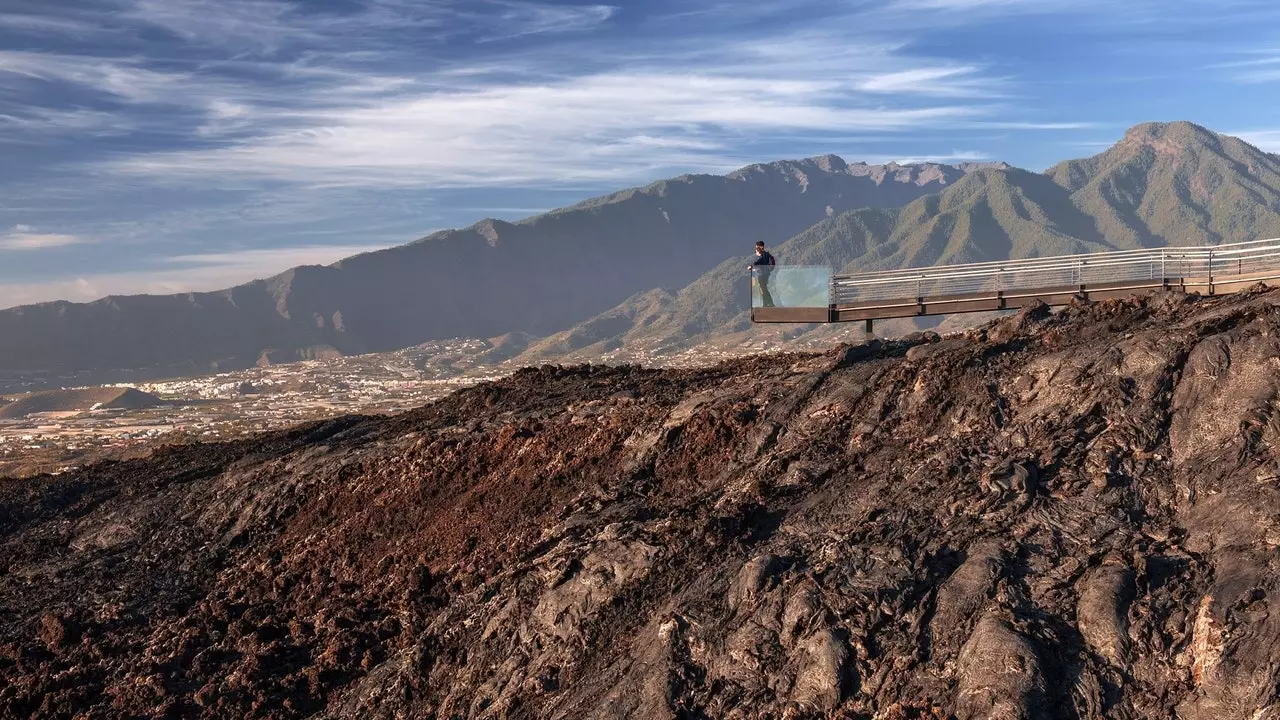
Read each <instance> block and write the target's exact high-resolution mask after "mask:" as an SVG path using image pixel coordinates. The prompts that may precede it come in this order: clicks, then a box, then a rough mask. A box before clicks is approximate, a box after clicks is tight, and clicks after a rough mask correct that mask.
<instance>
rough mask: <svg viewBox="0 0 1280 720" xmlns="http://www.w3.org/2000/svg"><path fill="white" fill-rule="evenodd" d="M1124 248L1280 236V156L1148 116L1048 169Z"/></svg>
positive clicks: (1213, 242) (1235, 139)
mask: <svg viewBox="0 0 1280 720" xmlns="http://www.w3.org/2000/svg"><path fill="white" fill-rule="evenodd" d="M1045 174H1046V175H1047V176H1048V177H1050V178H1052V179H1053V181H1054V182H1056V183H1057V184H1059V185H1061V186H1062V187H1064V188H1066V189H1067V190H1069V191H1071V193H1072V199H1073V201H1074V202H1075V204H1076V205H1077V206H1078V207H1079V208H1080V209H1081V210H1082V211H1083V212H1085V213H1087V214H1088V215H1090V216H1091V217H1093V218H1094V219H1095V220H1096V221H1097V227H1098V230H1099V232H1101V233H1102V234H1103V235H1105V236H1106V237H1107V239H1108V240H1109V241H1110V242H1112V243H1113V244H1115V245H1116V246H1117V247H1122V248H1137V247H1160V246H1164V245H1199V244H1204V243H1209V244H1216V243H1224V242H1238V241H1241V240H1249V239H1254V238H1259V237H1276V236H1278V235H1280V158H1277V157H1276V156H1275V155H1270V154H1268V153H1264V152H1262V151H1261V150H1259V149H1257V148H1255V147H1253V146H1251V145H1249V144H1248V143H1246V142H1244V141H1243V140H1240V139H1239V138H1234V137H1228V136H1223V135H1217V134H1215V133H1213V132H1211V131H1209V130H1206V129H1205V128H1202V127H1199V126H1197V125H1193V124H1191V123H1185V122H1179V123H1167V124H1165V123H1147V124H1144V125H1139V126H1137V127H1134V128H1132V129H1131V130H1129V131H1128V132H1127V133H1125V136H1124V139H1123V140H1121V141H1120V142H1119V143H1117V144H1116V145H1115V146H1114V147H1112V148H1111V149H1109V150H1107V151H1106V152H1104V153H1102V154H1101V155H1097V156H1095V157H1092V158H1088V159H1085V160H1072V161H1068V162H1064V163H1062V164H1060V165H1057V166H1055V167H1053V168H1051V169H1050V170H1048V171H1047V172H1046V173H1045Z"/></svg>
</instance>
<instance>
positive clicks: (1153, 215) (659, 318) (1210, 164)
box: [513, 123, 1280, 364]
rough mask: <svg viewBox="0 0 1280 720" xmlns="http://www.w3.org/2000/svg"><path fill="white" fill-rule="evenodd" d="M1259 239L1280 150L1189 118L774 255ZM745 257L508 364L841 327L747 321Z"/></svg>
mask: <svg viewBox="0 0 1280 720" xmlns="http://www.w3.org/2000/svg"><path fill="white" fill-rule="evenodd" d="M1263 237H1280V158H1277V157H1276V156H1275V155H1270V154H1267V153H1265V152H1262V151H1261V150H1258V149H1257V148H1255V147H1252V146H1251V145H1249V144H1247V143H1245V142H1244V141H1242V140H1239V139H1237V138H1233V137H1225V136H1220V135H1217V134H1215V133H1212V132H1210V131H1208V130H1206V129H1204V128H1201V127H1198V126H1196V125H1193V124H1191V123H1170V124H1159V123H1149V124H1144V125H1140V126H1137V127H1134V128H1133V129H1131V130H1129V131H1128V132H1127V133H1126V134H1125V136H1124V139H1123V140H1121V141H1120V142H1119V143H1118V144H1116V145H1115V146H1114V147H1112V148H1110V149H1109V150H1107V151H1106V152H1104V153H1102V154H1100V155H1097V156H1095V157H1092V158H1088V159H1084V160H1071V161H1067V162H1064V163H1061V164H1059V165H1056V166H1054V167H1052V168H1050V169H1049V170H1047V171H1046V172H1044V173H1033V172H1028V171H1026V170H1020V169H1018V168H1014V167H1008V166H1001V167H989V168H981V169H977V170H974V171H973V172H969V173H966V174H965V176H964V177H962V178H961V179H959V180H958V181H957V182H955V183H953V184H951V185H949V186H948V187H947V188H946V189H944V190H943V191H942V192H940V193H937V194H932V195H928V196H925V197H921V198H919V199H917V200H915V201H913V202H911V203H909V204H907V205H906V206H905V207H903V208H900V209H892V208H885V209H875V208H864V209H858V210H852V211H849V212H846V213H842V214H840V215H837V216H835V217H832V218H829V219H827V220H823V221H822V222H819V223H818V224H816V225H814V226H813V227H811V228H809V229H808V230H806V231H804V232H802V233H800V234H799V235H797V236H795V237H794V238H792V239H790V240H788V241H787V242H785V243H783V244H781V245H779V246H778V247H777V248H776V250H775V254H776V256H777V257H778V258H779V262H783V263H785V264H794V265H826V266H829V267H831V268H833V269H834V270H836V271H837V272H854V271H864V270H887V269H893V268H902V267H924V266H930V265H947V264H955V263H968V262H984V261H991V260H1004V259H1011V258H1014V259H1018V258H1034V257H1045V256H1052V255H1067V254H1076V253H1088V252H1101V251H1108V250H1126V249H1137V248H1145V247H1161V246H1166V245H1173V246H1178V245H1201V244H1218V243H1228V242H1242V241H1246V240H1254V239H1260V238H1263ZM742 265H743V263H742V261H741V260H739V259H732V260H726V261H724V262H723V263H721V264H720V265H719V266H717V267H715V268H714V269H712V270H710V271H708V272H707V273H706V274H704V275H703V276H702V277H700V278H698V280H696V281H694V282H693V283H691V284H689V285H687V286H685V287H683V288H679V289H676V290H664V289H653V290H649V291H646V292H644V293H640V294H638V295H636V296H634V297H632V298H630V299H628V300H627V301H626V302H624V303H621V304H619V305H618V306H617V307H615V308H612V309H610V310H608V311H606V312H604V313H601V314H600V315H598V316H596V317H594V318H591V319H590V320H587V321H586V322H584V323H580V324H578V325H576V326H574V327H573V328H570V329H568V330H566V331H563V332H561V333H557V334H556V335H554V336H552V337H550V338H547V339H545V340H543V341H541V342H539V343H535V344H534V345H532V346H531V348H530V349H529V350H528V351H527V352H526V353H525V354H524V355H522V356H518V357H516V358H515V360H514V361H513V362H514V364H528V363H533V362H538V361H542V360H547V359H552V358H557V359H567V360H585V359H589V358H591V357H594V356H598V355H599V354H601V353H614V354H619V353H621V355H622V357H624V358H625V357H629V356H631V355H634V354H640V353H670V352H674V351H678V350H684V349H688V348H695V347H697V346H698V345H699V344H702V343H707V342H716V341H719V342H720V343H722V344H723V343H725V342H732V341H734V340H735V339H742V340H746V341H756V340H758V339H759V338H760V337H761V336H765V335H768V336H773V337H777V336H779V335H780V334H782V335H784V336H785V337H786V338H788V339H793V338H795V337H796V336H798V335H804V334H806V333H816V334H817V335H818V336H819V337H823V338H827V339H840V338H838V337H834V336H837V335H840V334H847V333H848V331H849V328H847V327H841V326H820V325H811V326H801V327H792V328H789V329H785V330H779V328H778V327H777V326H764V327H760V326H756V327H753V326H752V325H751V323H750V321H749V319H748V312H747V311H748V297H747V293H746V290H745V287H746V286H745V278H744V276H743V273H742V270H741V268H742ZM932 322H937V321H936V320H933V321H932ZM907 326H908V323H907V322H904V321H898V324H897V327H902V328H905V327H907ZM815 339H816V338H815Z"/></svg>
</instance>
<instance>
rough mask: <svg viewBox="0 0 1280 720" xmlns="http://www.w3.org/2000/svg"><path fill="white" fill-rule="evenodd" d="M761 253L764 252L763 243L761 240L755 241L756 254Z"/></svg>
mask: <svg viewBox="0 0 1280 720" xmlns="http://www.w3.org/2000/svg"><path fill="white" fill-rule="evenodd" d="M763 253H764V243H762V242H757V243H756V254H757V255H761V254H763Z"/></svg>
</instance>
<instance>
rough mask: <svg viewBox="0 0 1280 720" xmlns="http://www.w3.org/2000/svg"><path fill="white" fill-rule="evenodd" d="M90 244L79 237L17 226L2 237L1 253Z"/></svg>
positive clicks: (0, 237)
mask: <svg viewBox="0 0 1280 720" xmlns="http://www.w3.org/2000/svg"><path fill="white" fill-rule="evenodd" d="M87 242H89V241H88V240H86V239H85V238H82V237H79V236H77V235H63V234H58V233H40V232H35V231H34V230H33V228H31V227H30V226H28V225H15V226H14V228H13V231H12V232H9V233H7V234H4V235H0V252H4V251H13V252H22V251H31V250H46V249H48V248H58V247H66V246H68V245H82V244H84V243H87Z"/></svg>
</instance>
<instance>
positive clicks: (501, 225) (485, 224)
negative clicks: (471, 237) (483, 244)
mask: <svg viewBox="0 0 1280 720" xmlns="http://www.w3.org/2000/svg"><path fill="white" fill-rule="evenodd" d="M509 227H511V223H509V222H505V221H502V220H498V219H496V218H485V219H484V220H481V221H480V222H478V223H476V224H475V225H472V226H471V229H472V230H474V231H475V232H476V234H477V235H479V236H480V237H483V238H484V239H485V240H487V241H488V242H489V245H491V246H492V245H497V244H498V238H499V237H500V236H501V232H502V230H504V229H506V228H509Z"/></svg>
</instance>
